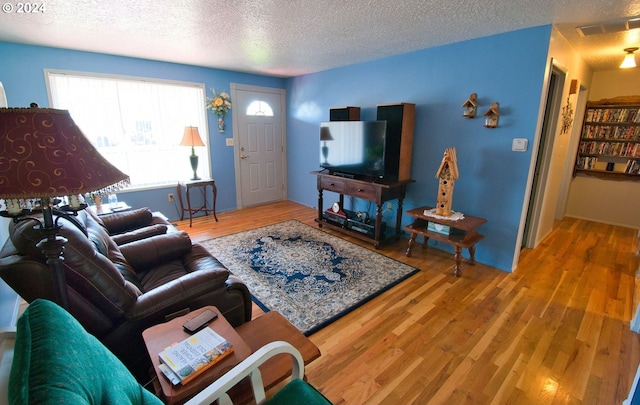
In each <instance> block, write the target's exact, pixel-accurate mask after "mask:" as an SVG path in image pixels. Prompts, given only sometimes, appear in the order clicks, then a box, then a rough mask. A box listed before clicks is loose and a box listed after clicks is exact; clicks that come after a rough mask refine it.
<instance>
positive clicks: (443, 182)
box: [435, 148, 460, 217]
mask: <svg viewBox="0 0 640 405" xmlns="http://www.w3.org/2000/svg"><path fill="white" fill-rule="evenodd" d="M436 177H437V178H439V179H440V184H439V186H438V198H437V203H436V211H435V213H436V215H440V216H443V217H449V216H451V204H452V202H453V183H454V181H455V180H457V179H458V178H459V177H460V174H459V173H458V163H457V159H456V148H447V150H445V151H444V156H443V157H442V162H441V163H440V167H439V168H438V171H437V172H436Z"/></svg>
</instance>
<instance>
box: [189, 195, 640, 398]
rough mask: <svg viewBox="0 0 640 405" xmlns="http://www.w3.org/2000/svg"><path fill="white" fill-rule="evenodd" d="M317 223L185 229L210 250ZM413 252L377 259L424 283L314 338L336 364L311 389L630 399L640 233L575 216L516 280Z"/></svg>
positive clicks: (293, 214) (233, 223) (412, 282)
mask: <svg viewBox="0 0 640 405" xmlns="http://www.w3.org/2000/svg"><path fill="white" fill-rule="evenodd" d="M315 215H316V211H315V210H314V209H312V208H308V207H304V206H302V205H299V204H296V203H292V202H279V203H275V204H268V205H264V206H260V207H252V208H246V209H242V210H238V211H233V212H224V213H220V214H218V218H219V222H215V221H214V220H213V217H199V218H197V219H194V221H193V227H192V228H189V222H188V220H187V221H180V222H178V227H179V228H180V229H184V230H186V231H188V232H189V233H190V235H191V237H192V239H193V240H195V241H200V240H205V239H209V238H213V237H217V236H222V235H227V234H231V233H235V232H238V231H241V230H243V229H248V228H255V227H259V226H264V225H269V224H272V223H276V222H280V221H284V220H287V219H297V220H299V221H301V222H304V223H307V224H309V225H312V226H317V224H315V223H314V221H313V218H314V216H315ZM330 233H334V234H337V233H336V232H330ZM340 235H341V236H343V235H342V234H340ZM347 239H350V238H347ZM350 240H351V241H353V242H355V243H358V244H361V245H362V246H364V247H367V248H369V249H371V250H375V249H373V247H372V246H370V245H366V244H364V243H361V242H359V241H357V240H355V239H350ZM406 243H407V242H406V239H403V240H400V241H398V242H396V243H394V244H391V245H388V246H383V247H382V248H381V249H379V250H377V252H379V253H382V254H384V255H387V256H389V257H392V258H394V259H397V260H400V261H402V262H405V263H408V264H410V265H413V266H416V267H418V268H420V269H421V270H422V271H421V272H419V273H418V274H417V275H415V276H413V277H411V278H409V279H408V280H406V281H404V282H403V283H401V284H400V285H398V286H396V287H395V288H393V289H391V290H389V291H387V292H386V293H384V294H382V295H381V296H379V297H377V298H375V299H374V300H372V301H370V302H369V303H367V304H365V305H364V306H362V307H360V308H358V309H356V310H355V311H353V312H351V313H350V314H348V315H346V316H345V317H343V318H341V319H339V320H338V321H336V322H334V323H332V324H331V325H329V326H327V327H326V328H324V329H322V330H320V331H318V332H317V333H315V334H314V335H312V336H311V337H310V338H311V340H312V341H313V342H314V343H315V344H316V345H318V347H319V348H320V350H321V352H322V356H321V357H320V358H319V359H318V360H316V361H314V362H313V363H311V364H310V365H309V366H308V367H307V369H306V371H307V376H308V380H309V382H310V383H312V384H313V385H314V386H316V387H317V388H318V389H319V390H321V391H322V392H323V393H324V394H325V395H326V396H327V397H328V398H329V399H330V400H331V401H332V402H333V403H334V404H336V405H337V404H394V405H397V404H620V403H621V402H622V401H623V400H624V399H625V398H626V397H627V395H628V392H629V389H630V387H631V384H632V382H633V378H634V375H635V372H636V369H637V367H638V364H639V363H640V335H638V334H636V333H633V332H631V331H630V330H629V322H630V319H631V318H632V317H633V315H634V314H633V308H634V302H635V301H634V300H635V299H636V298H635V297H634V295H635V291H636V281H635V274H636V271H637V270H638V265H639V260H640V259H639V258H638V257H637V256H636V255H635V251H636V248H637V243H638V242H637V239H636V231H635V230H633V229H627V228H621V227H616V226H610V225H604V224H599V223H593V222H588V221H584V220H577V219H572V218H566V219H564V220H562V221H559V222H558V223H557V225H556V229H555V230H554V231H553V232H552V234H551V235H549V237H547V238H546V239H545V241H544V242H543V243H542V244H541V245H540V247H538V248H536V249H534V250H524V251H523V252H522V255H521V259H520V263H519V266H518V269H517V270H516V272H515V273H513V274H510V273H506V272H503V271H500V270H496V269H494V268H490V267H488V266H485V265H482V264H477V265H476V266H469V265H467V264H466V263H463V269H462V270H463V275H462V277H461V278H456V277H454V276H453V264H454V261H453V257H452V255H450V254H448V253H446V252H443V251H439V250H437V249H432V248H429V249H427V250H422V249H420V247H418V246H416V247H415V248H414V250H413V255H412V256H413V257H411V258H407V257H406V256H405V255H404V252H405V250H406ZM477 248H478V249H483V243H482V242H480V243H479V244H478V246H477ZM465 257H466V256H465ZM259 315H260V310H259V309H258V308H257V307H255V306H254V316H259Z"/></svg>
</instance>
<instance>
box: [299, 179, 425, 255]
mask: <svg viewBox="0 0 640 405" xmlns="http://www.w3.org/2000/svg"><path fill="white" fill-rule="evenodd" d="M311 173H312V174H315V175H316V176H317V180H318V218H316V219H315V221H316V222H317V223H318V226H319V227H322V226H326V227H328V228H331V229H336V230H339V231H341V232H344V233H346V234H348V235H351V236H353V237H356V238H358V239H361V240H364V241H367V242H371V243H373V245H374V246H375V247H376V248H379V247H380V244H381V243H382V242H383V241H385V240H386V239H391V238H393V239H397V238H398V237H399V236H400V235H401V229H400V227H401V223H402V202H403V201H404V196H405V193H406V190H407V184H410V183H413V182H414V181H415V180H411V179H408V180H401V181H392V182H383V181H380V182H378V181H366V180H359V179H351V178H346V177H339V176H334V175H332V174H329V173H323V172H311ZM324 190H327V191H333V192H335V193H338V194H340V197H339V201H340V206H341V207H343V206H344V196H345V195H348V196H352V197H357V198H361V199H363V200H366V201H371V202H374V203H375V204H376V215H375V233H374V235H373V236H369V235H368V234H366V233H362V232H358V231H354V230H352V229H348V228H347V227H346V226H343V225H340V224H337V223H333V222H331V221H327V220H326V219H325V218H324V217H323V215H322V214H323V212H324V210H323V204H322V200H323V198H322V193H323V191H324ZM394 199H397V200H398V208H397V211H396V224H395V232H394V233H393V235H391V236H390V237H389V238H385V235H384V232H382V231H381V230H382V213H383V208H382V204H384V203H385V202H386V201H389V200H394Z"/></svg>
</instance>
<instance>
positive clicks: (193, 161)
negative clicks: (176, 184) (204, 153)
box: [189, 153, 200, 180]
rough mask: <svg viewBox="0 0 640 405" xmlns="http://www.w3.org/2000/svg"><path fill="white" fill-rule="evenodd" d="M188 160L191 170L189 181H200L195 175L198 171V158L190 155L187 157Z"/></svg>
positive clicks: (193, 154)
mask: <svg viewBox="0 0 640 405" xmlns="http://www.w3.org/2000/svg"><path fill="white" fill-rule="evenodd" d="M189 160H190V161H191V169H193V178H192V179H191V180H200V177H198V174H197V173H196V172H197V171H198V156H197V155H196V154H195V153H192V154H191V156H189Z"/></svg>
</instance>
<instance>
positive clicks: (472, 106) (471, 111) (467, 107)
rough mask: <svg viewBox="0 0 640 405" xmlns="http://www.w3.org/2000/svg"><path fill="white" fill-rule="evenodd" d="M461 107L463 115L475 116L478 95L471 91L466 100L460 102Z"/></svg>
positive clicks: (466, 116)
mask: <svg viewBox="0 0 640 405" xmlns="http://www.w3.org/2000/svg"><path fill="white" fill-rule="evenodd" d="M462 107H463V108H464V112H463V113H462V116H463V117H465V118H475V116H476V112H477V111H478V95H477V94H476V93H471V95H470V96H469V98H468V99H467V101H465V102H464V103H462Z"/></svg>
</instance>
